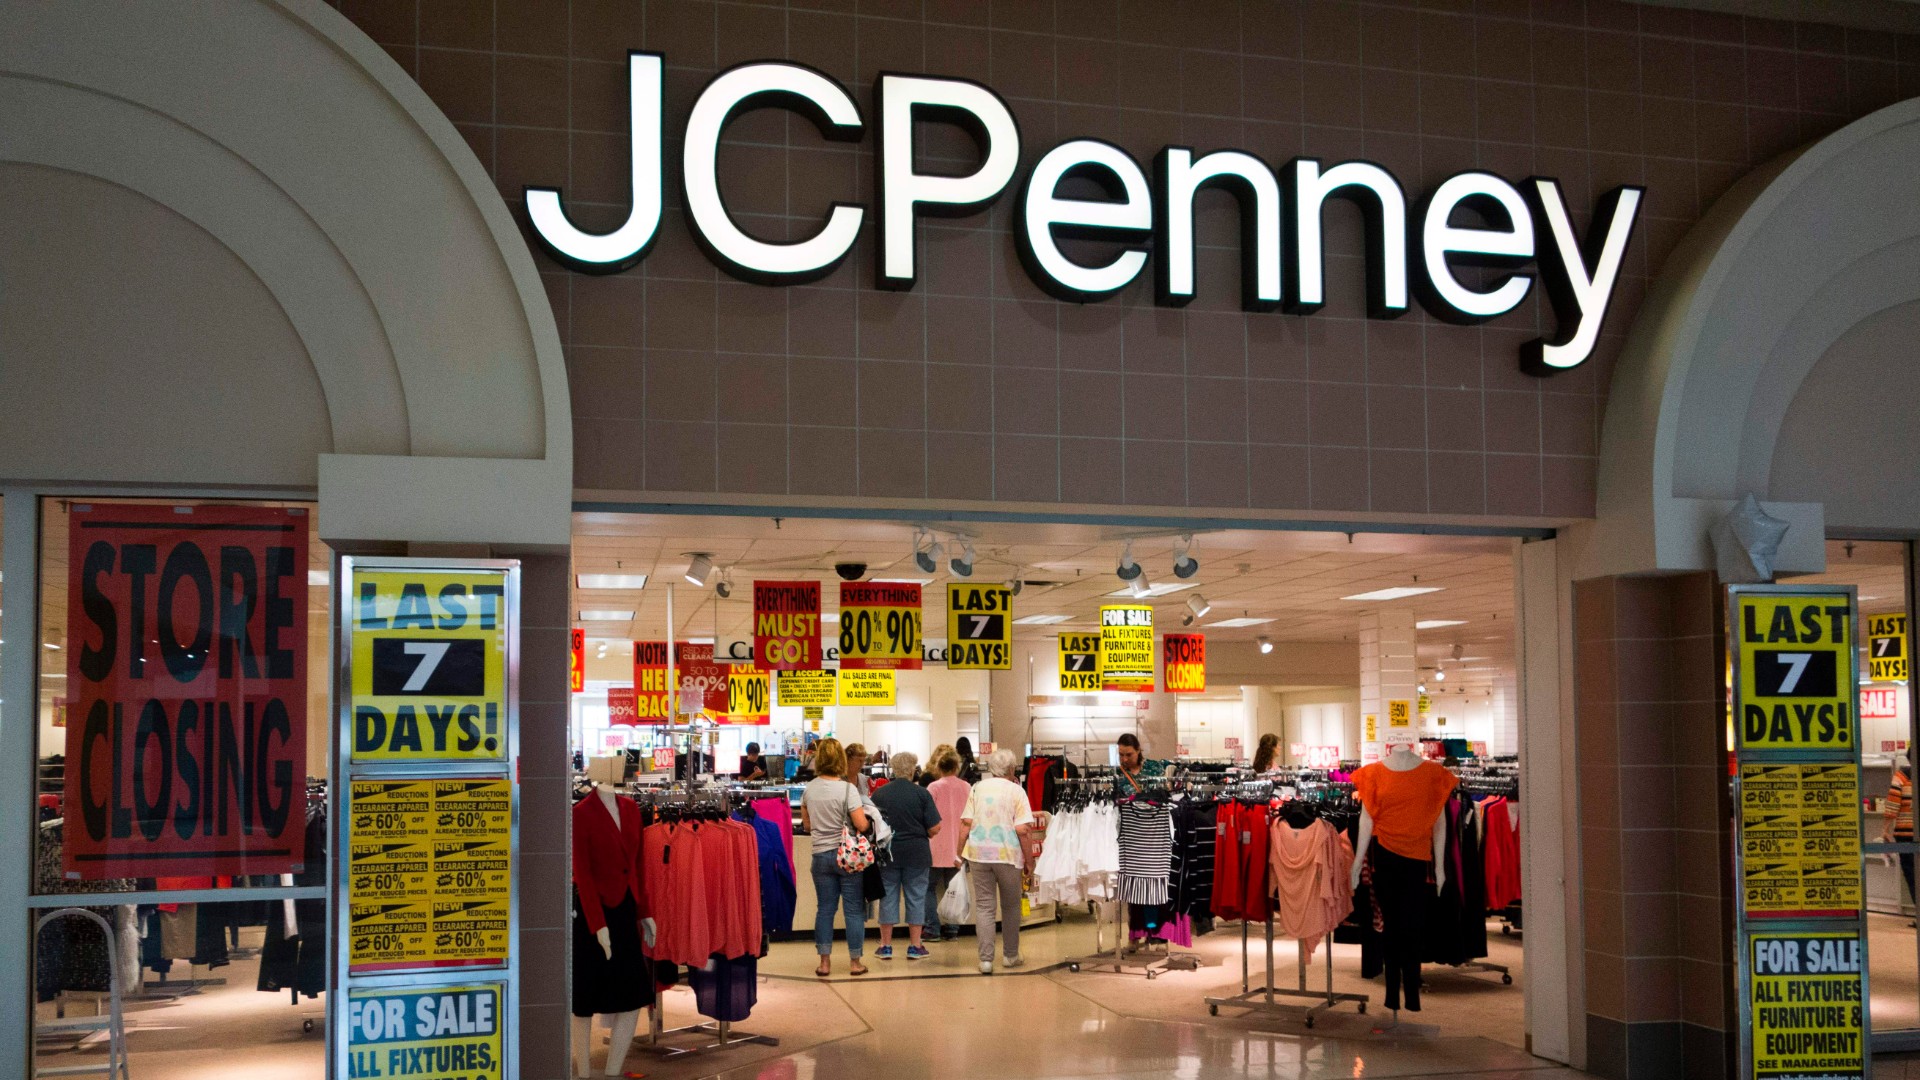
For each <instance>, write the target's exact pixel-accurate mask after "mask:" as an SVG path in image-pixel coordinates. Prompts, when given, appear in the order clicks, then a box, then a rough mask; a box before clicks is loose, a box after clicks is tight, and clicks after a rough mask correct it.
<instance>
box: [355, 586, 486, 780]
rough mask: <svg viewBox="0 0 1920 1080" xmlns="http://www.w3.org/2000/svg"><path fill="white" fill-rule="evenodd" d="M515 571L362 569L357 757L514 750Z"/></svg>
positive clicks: (476, 755) (458, 757) (458, 756)
mask: <svg viewBox="0 0 1920 1080" xmlns="http://www.w3.org/2000/svg"><path fill="white" fill-rule="evenodd" d="M506 580H507V575H506V572H505V571H504V570H446V569H438V568H433V567H422V568H421V569H419V570H413V569H398V570H396V569H388V568H379V569H374V568H361V567H355V568H354V570H353V582H352V590H351V592H350V594H349V595H350V597H351V599H350V601H349V603H350V606H351V612H350V616H351V620H352V621H351V624H350V632H351V634H352V654H353V665H352V670H353V679H352V686H351V688H350V689H351V692H352V697H353V757H354V759H355V760H357V761H486V760H498V759H499V758H502V757H504V756H505V755H506V751H507V741H506V735H507V645H508V622H509V618H508V612H507V589H506Z"/></svg>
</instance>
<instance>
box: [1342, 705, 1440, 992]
mask: <svg viewBox="0 0 1920 1080" xmlns="http://www.w3.org/2000/svg"><path fill="white" fill-rule="evenodd" d="M1425 760H1426V759H1424V758H1422V757H1421V756H1420V755H1418V754H1416V753H1414V752H1413V747H1411V746H1409V745H1407V744H1405V743H1401V744H1399V745H1397V746H1395V747H1393V749H1392V750H1390V751H1388V752H1387V756H1386V757H1385V758H1383V759H1381V762H1380V763H1381V764H1382V765H1384V766H1386V767H1387V768H1389V769H1392V770H1393V771H1394V772H1410V771H1412V770H1414V769H1417V768H1419V767H1420V766H1421V765H1422V764H1424V763H1425ZM1372 846H1373V814H1372V813H1371V812H1369V811H1368V810H1367V808H1366V806H1365V805H1364V804H1363V805H1362V806H1361V807H1360V844H1359V846H1358V847H1357V848H1356V849H1355V850H1354V857H1353V887H1354V888H1355V889H1356V890H1357V889H1359V888H1360V869H1361V867H1362V866H1363V865H1364V864H1365V863H1366V861H1367V851H1368V849H1369V848H1371V847H1372ZM1378 880H1379V879H1378V878H1376V879H1375V881H1376V883H1377V882H1378ZM1446 884H1447V813H1446V810H1445V809H1442V810H1441V811H1440V813H1438V814H1436V815H1435V816H1434V819H1433V892H1434V895H1435V896H1438V895H1440V892H1441V890H1443V889H1445V888H1446ZM1376 887H1377V885H1376ZM1389 955H1391V954H1389ZM1388 978H1389V982H1388V994H1389V996H1390V997H1391V995H1392V993H1393V989H1392V986H1393V983H1392V982H1391V979H1392V976H1391V975H1390V976H1389V977H1388ZM1414 981H1415V985H1416V986H1417V984H1418V976H1417V975H1416V976H1415V977H1414ZM1394 1000H1397V999H1394ZM1408 1008H1411V1009H1415V1010H1418V1009H1419V1008H1420V1005H1419V1003H1418V1001H1417V1000H1409V1003H1408ZM1393 1016H1394V1023H1395V1024H1398V1023H1399V1022H1400V1010H1399V1009H1398V1008H1395V1009H1394V1010H1393Z"/></svg>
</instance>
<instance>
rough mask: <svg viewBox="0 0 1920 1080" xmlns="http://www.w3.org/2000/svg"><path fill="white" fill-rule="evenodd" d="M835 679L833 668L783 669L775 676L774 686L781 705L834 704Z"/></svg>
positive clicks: (804, 706)
mask: <svg viewBox="0 0 1920 1080" xmlns="http://www.w3.org/2000/svg"><path fill="white" fill-rule="evenodd" d="M835 681H836V680H835V677H834V672H833V669H832V668H817V669H813V670H801V671H782V672H780V673H779V674H778V675H777V676H775V677H774V681H773V688H774V692H775V693H777V694H778V695H779V697H780V704H781V705H783V706H788V707H791V706H795V705H797V706H800V707H801V708H806V707H808V706H810V705H811V706H820V705H831V704H833V701H834V685H835Z"/></svg>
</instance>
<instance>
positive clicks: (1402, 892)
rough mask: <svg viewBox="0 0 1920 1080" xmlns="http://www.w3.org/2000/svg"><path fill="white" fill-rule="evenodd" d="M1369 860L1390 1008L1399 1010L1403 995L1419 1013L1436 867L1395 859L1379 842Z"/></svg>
mask: <svg viewBox="0 0 1920 1080" xmlns="http://www.w3.org/2000/svg"><path fill="white" fill-rule="evenodd" d="M1368 857H1369V858H1371V859H1372V860H1373V891H1374V895H1375V896H1377V897H1379V899H1380V921H1381V923H1382V934H1381V936H1382V937H1383V938H1384V939H1385V940H1384V941H1383V942H1382V944H1383V946H1384V948H1383V950H1382V951H1384V952H1385V953H1386V957H1385V959H1386V969H1387V1001H1386V1004H1387V1008H1389V1009H1398V1008H1400V1007H1401V1001H1400V999H1401V997H1402V994H1403V992H1404V995H1405V997H1406V1008H1407V1010H1408V1011H1409V1012H1419V1011H1420V933H1421V931H1422V930H1423V929H1424V928H1425V927H1426V925H1427V908H1428V907H1429V906H1431V904H1432V901H1433V863H1432V862H1431V861H1430V860H1426V859H1409V858H1407V857H1405V856H1403V855H1395V854H1394V853H1393V852H1391V851H1388V850H1387V849H1386V848H1383V847H1381V846H1380V844H1379V842H1378V841H1375V842H1374V844H1373V846H1372V850H1371V851H1369V852H1368Z"/></svg>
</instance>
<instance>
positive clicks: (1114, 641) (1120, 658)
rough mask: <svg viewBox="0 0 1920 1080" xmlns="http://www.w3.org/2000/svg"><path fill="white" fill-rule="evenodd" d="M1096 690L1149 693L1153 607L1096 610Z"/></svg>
mask: <svg viewBox="0 0 1920 1080" xmlns="http://www.w3.org/2000/svg"><path fill="white" fill-rule="evenodd" d="M1100 689H1102V690H1119V691H1122V692H1125V693H1129V694H1150V693H1152V692H1153V608H1151V607H1149V606H1147V605H1146V604H1108V605H1106V606H1104V607H1102V608H1101V609H1100Z"/></svg>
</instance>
